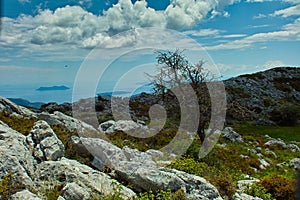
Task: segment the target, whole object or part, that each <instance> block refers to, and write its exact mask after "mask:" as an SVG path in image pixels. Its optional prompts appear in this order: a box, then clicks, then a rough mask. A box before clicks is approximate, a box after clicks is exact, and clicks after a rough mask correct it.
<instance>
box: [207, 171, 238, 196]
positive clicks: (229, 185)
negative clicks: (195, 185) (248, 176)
mask: <svg viewBox="0 0 300 200" xmlns="http://www.w3.org/2000/svg"><path fill="white" fill-rule="evenodd" d="M205 178H207V179H208V181H209V182H210V183H211V184H213V185H214V186H215V187H216V188H217V189H218V191H219V192H220V194H221V195H222V196H228V197H231V196H233V194H234V193H235V191H236V183H235V181H234V180H233V179H232V177H231V176H230V175H229V174H227V173H223V172H220V174H219V175H218V176H215V177H205Z"/></svg>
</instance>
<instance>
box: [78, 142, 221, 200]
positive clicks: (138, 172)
mask: <svg viewBox="0 0 300 200" xmlns="http://www.w3.org/2000/svg"><path fill="white" fill-rule="evenodd" d="M82 143H83V144H85V146H86V147H87V148H88V149H90V150H91V153H92V154H93V155H94V156H95V157H97V158H98V159H101V160H102V161H103V163H104V164H105V165H106V166H108V167H110V168H112V169H114V171H115V177H116V178H117V179H118V180H124V181H126V182H127V183H128V184H130V185H132V187H133V188H135V190H136V191H137V192H143V191H149V190H152V191H159V190H167V189H170V190H171V191H177V190H179V189H183V190H184V191H186V193H187V196H188V197H190V198H191V199H222V198H221V196H220V194H219V193H218V190H217V189H216V188H215V187H214V186H213V185H211V184H210V183H209V182H208V181H206V180H205V179H204V178H201V177H198V176H194V175H191V174H188V173H185V172H181V171H178V170H175V169H167V168H163V167H159V166H157V165H156V163H155V162H154V161H153V160H152V157H151V156H150V155H149V154H147V153H144V152H140V151H138V150H136V149H130V148H128V147H124V148H123V149H121V148H119V147H116V146H114V145H113V144H111V143H109V142H107V141H105V140H102V139H98V138H82Z"/></svg>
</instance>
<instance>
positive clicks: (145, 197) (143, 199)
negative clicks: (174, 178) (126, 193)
mask: <svg viewBox="0 0 300 200" xmlns="http://www.w3.org/2000/svg"><path fill="white" fill-rule="evenodd" d="M137 200H187V197H186V194H185V192H184V190H183V189H179V190H177V191H176V192H171V190H166V191H165V190H160V191H159V192H158V193H156V194H154V193H153V192H152V191H151V190H150V191H149V192H146V193H141V194H139V195H138V198H137Z"/></svg>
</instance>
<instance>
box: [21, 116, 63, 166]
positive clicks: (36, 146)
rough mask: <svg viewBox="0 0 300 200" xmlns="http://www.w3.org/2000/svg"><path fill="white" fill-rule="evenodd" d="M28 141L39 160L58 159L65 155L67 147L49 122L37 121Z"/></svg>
mask: <svg viewBox="0 0 300 200" xmlns="http://www.w3.org/2000/svg"><path fill="white" fill-rule="evenodd" d="M26 140H27V143H28V144H29V147H30V148H31V149H33V155H34V156H35V157H36V158H37V159H38V160H39V161H44V160H58V159H60V158H61V157H63V156H64V153H65V147H64V145H63V143H62V142H61V141H60V140H59V139H58V138H57V136H56V135H55V133H54V132H53V130H52V129H51V127H50V126H49V125H48V123H47V122H45V121H43V120H39V121H37V122H35V124H34V126H33V128H32V130H31V131H30V133H29V134H28V136H27V138H26Z"/></svg>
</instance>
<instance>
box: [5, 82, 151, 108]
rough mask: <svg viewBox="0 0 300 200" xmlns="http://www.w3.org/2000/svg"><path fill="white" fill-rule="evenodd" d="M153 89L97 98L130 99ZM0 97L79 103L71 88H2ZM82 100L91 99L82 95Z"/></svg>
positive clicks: (144, 88) (107, 91)
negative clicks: (117, 97)
mask: <svg viewBox="0 0 300 200" xmlns="http://www.w3.org/2000/svg"><path fill="white" fill-rule="evenodd" d="M151 90H152V88H150V87H143V88H140V89H139V90H136V91H134V92H133V93H132V92H130V91H126V90H124V91H113V92H112V91H109V90H105V91H98V92H97V93H96V94H95V96H97V95H104V96H107V95H108V96H112V95H114V96H119V97H130V96H133V95H138V94H140V93H142V92H147V93H150V92H151ZM0 96H2V97H5V98H21V99H24V100H27V101H30V102H32V103H35V102H41V103H49V102H56V103H58V104H61V103H64V102H68V103H71V102H74V101H78V100H79V99H74V100H73V89H72V87H70V89H68V90H45V91H39V90H37V88H36V87H22V86H21V87H20V86H19V87H9V86H7V87H0ZM82 98H89V97H88V96H85V95H84V94H82Z"/></svg>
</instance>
